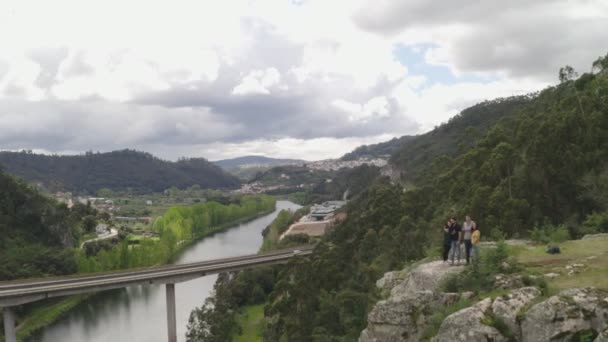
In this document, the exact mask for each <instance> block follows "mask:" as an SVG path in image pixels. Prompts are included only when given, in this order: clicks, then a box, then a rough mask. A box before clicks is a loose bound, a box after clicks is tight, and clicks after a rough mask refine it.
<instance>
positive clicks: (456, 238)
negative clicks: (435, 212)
mask: <svg viewBox="0 0 608 342" xmlns="http://www.w3.org/2000/svg"><path fill="white" fill-rule="evenodd" d="M461 230H462V228H461V227H460V225H459V224H458V222H456V218H455V217H452V218H451V219H450V227H449V229H448V232H449V234H450V240H451V245H450V257H449V259H450V262H451V263H452V265H453V264H454V260H456V261H457V262H459V261H460V232H461Z"/></svg>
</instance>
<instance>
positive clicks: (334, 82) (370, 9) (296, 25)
mask: <svg viewBox="0 0 608 342" xmlns="http://www.w3.org/2000/svg"><path fill="white" fill-rule="evenodd" d="M606 42H608V1H605V0H535V1H530V0H511V1H502V0H501V1H499V0H484V1H472V0H459V1H439V0H436V1H430V0H402V1H396V0H394V1H390V0H291V1H289V0H281V1H279V0H277V1H273V0H260V1H256V0H244V1H231V0H224V1H200V0H197V1H180V0H174V1H149V0H145V1H139V0H129V1H113V0H103V1H81V0H75V1H65V0H54V1H29V0H15V1H12V0H0V45H1V46H0V149H2V150H20V149H32V150H35V151H40V152H47V153H80V152H83V151H87V150H93V151H110V150H115V149H122V148H135V149H139V150H144V151H147V152H151V153H153V154H156V155H158V156H160V157H162V158H166V159H176V158H178V157H180V156H201V157H206V158H208V159H211V160H215V159H221V158H227V157H235V156H239V155H244V154H265V155H268V156H274V157H295V158H304V159H323V158H329V157H338V156H340V155H342V154H343V153H345V152H348V151H350V150H351V149H353V148H354V147H356V146H358V145H360V144H368V143H375V142H380V141H384V140H387V139H390V138H392V137H394V136H401V135H404V134H416V133H422V132H425V131H428V130H429V129H432V128H433V127H434V126H435V125H437V124H440V123H442V122H445V121H446V120H447V119H449V118H450V117H451V116H453V115H455V114H457V113H458V112H459V111H460V110H462V109H464V108H466V107H467V106H470V105H472V104H474V103H476V102H479V101H481V100H484V99H492V98H495V97H501V96H510V95H515V94H523V93H528V92H531V91H535V90H539V89H541V88H543V87H546V86H548V85H550V84H554V83H556V81H557V70H558V69H559V67H560V66H563V65H565V64H570V65H573V66H574V67H575V68H577V69H579V70H583V71H585V70H588V69H589V66H590V65H591V62H592V61H593V60H595V59H596V58H597V57H598V56H600V55H605V54H606V52H608V44H606Z"/></svg>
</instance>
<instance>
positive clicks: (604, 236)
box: [581, 233, 608, 240]
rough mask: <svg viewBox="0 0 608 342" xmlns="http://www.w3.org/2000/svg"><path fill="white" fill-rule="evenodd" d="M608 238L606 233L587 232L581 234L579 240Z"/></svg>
mask: <svg viewBox="0 0 608 342" xmlns="http://www.w3.org/2000/svg"><path fill="white" fill-rule="evenodd" d="M606 238H608V233H600V234H587V235H585V236H583V238H582V239H581V240H589V239H606Z"/></svg>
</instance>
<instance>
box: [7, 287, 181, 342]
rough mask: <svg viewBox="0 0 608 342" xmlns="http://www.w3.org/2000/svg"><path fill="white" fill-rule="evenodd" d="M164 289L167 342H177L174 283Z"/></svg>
mask: <svg viewBox="0 0 608 342" xmlns="http://www.w3.org/2000/svg"><path fill="white" fill-rule="evenodd" d="M165 289H166V290H167V332H168V333H169V342H177V323H176V319H175V284H165ZM7 342H8V340H7Z"/></svg>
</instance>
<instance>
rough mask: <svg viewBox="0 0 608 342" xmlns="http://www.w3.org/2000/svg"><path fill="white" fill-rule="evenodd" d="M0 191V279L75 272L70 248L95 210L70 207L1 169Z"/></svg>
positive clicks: (84, 207) (74, 261)
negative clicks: (71, 208)
mask: <svg viewBox="0 0 608 342" xmlns="http://www.w3.org/2000/svg"><path fill="white" fill-rule="evenodd" d="M0 193H2V196H0V260H2V262H1V263H0V281H1V280H11V279H18V278H27V277H41V276H46V275H62V274H69V273H73V272H76V270H77V264H76V259H75V257H74V253H73V248H72V247H74V246H73V245H74V242H75V241H78V238H79V236H80V234H82V232H83V229H84V226H85V225H86V223H85V222H90V221H91V217H92V215H95V213H94V211H93V210H92V209H91V208H90V207H87V206H84V205H77V206H76V207H75V209H74V210H69V209H68V208H67V206H66V205H65V204H60V203H57V202H56V201H55V200H53V199H51V198H47V197H45V196H43V195H42V194H40V193H39V192H38V191H37V190H36V189H33V188H32V187H31V186H29V185H27V184H26V183H25V182H23V181H20V180H17V179H15V178H13V177H11V176H9V175H7V174H6V173H4V172H2V171H0ZM93 222H94V220H93ZM93 224H94V223H93Z"/></svg>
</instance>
